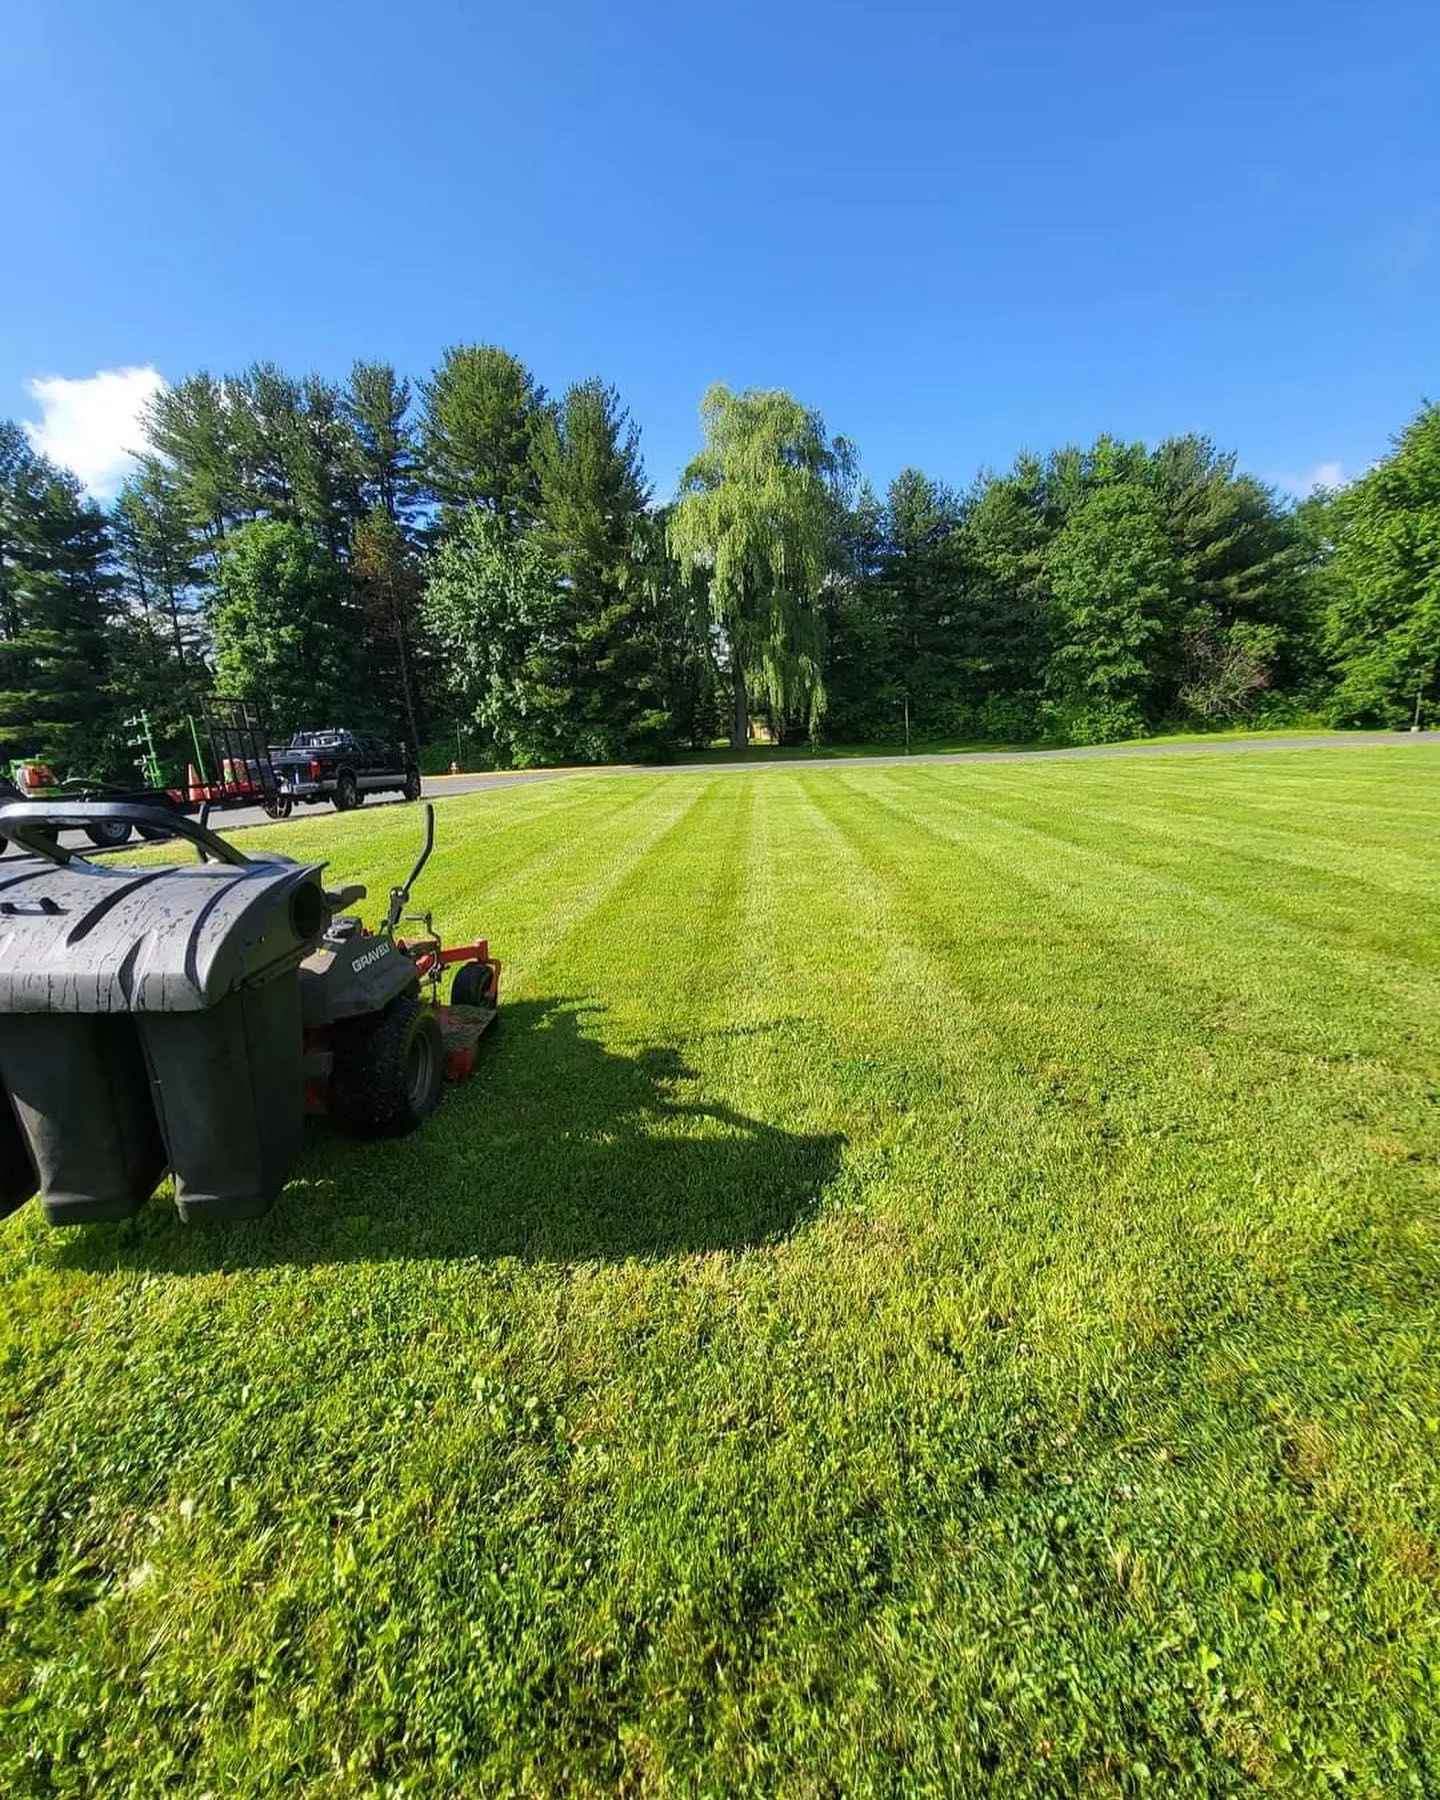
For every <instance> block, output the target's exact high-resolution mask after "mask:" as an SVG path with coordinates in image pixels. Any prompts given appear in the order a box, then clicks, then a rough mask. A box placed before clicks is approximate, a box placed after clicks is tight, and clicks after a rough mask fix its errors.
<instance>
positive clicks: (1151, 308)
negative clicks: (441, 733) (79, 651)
mask: <svg viewBox="0 0 1440 1800" xmlns="http://www.w3.org/2000/svg"><path fill="white" fill-rule="evenodd" d="M1437 93H1440V9H1437V8H1436V7H1435V6H1434V4H1433V0H1378V3H1376V4H1371V5H1369V6H1366V7H1359V6H1356V5H1354V4H1353V3H1350V4H1345V5H1340V4H1336V3H1334V0H1311V3H1310V4H1307V5H1304V6H1301V5H1298V4H1289V3H1288V0H1259V3H1258V4H1254V3H1252V4H1249V5H1246V6H1240V5H1237V4H1233V3H1232V0H1218V3H1217V0H1207V3H1206V4H1203V5H1194V6H1186V7H1184V8H1181V7H1177V6H1175V5H1173V4H1171V5H1168V6H1167V5H1164V4H1163V3H1162V4H1156V3H1155V0H1148V3H1145V4H1140V3H1130V0H1127V3H1125V4H1106V3H1104V0H1100V4H1096V5H1091V6H1088V7H1082V6H1076V5H1074V4H1064V5H1061V4H1057V3H1056V0H1032V4H1031V5H1029V6H1028V7H1015V6H1003V7H1002V6H988V5H987V6H977V5H965V4H961V5H935V6H917V5H907V4H903V3H902V4H899V5H880V4H870V5H855V4H849V3H848V0H825V3H823V4H809V3H808V0H801V3H794V0H792V3H791V4H770V5H765V6H760V5H755V4H751V3H750V0H739V3H738V4H732V5H729V6H706V7H699V6H693V5H686V4H685V3H684V0H679V3H672V4H669V5H639V4H630V3H626V0H612V3H610V4H606V5H597V4H595V0H588V3H586V4H581V3H579V0H551V3H550V4H549V5H543V4H542V5H528V6H506V7H503V8H502V7H494V6H486V5H480V4H469V5H467V4H461V3H458V0H428V3H426V0H420V3H416V4H410V5H404V6H402V5H398V4H394V3H393V0H392V3H391V4H389V5H381V4H379V3H378V0H345V3H343V4H342V3H340V0H290V3H289V4H283V5H282V4H275V3H274V0H246V4H245V5H243V6H242V5H236V4H228V5H227V4H214V3H211V4H197V3H196V0H184V3H183V4H182V3H180V0H127V3H126V4H124V5H117V4H115V3H114V0H104V3H99V0H86V3H81V0H0V140H4V141H3V142H0V149H3V152H4V154H3V159H0V167H3V169H4V170H5V174H4V177H3V188H0V217H3V220H4V230H3V233H0V258H3V263H4V266H3V268H0V294H3V304H0V415H3V414H7V413H9V414H13V415H15V416H18V417H24V418H27V419H30V420H32V421H37V422H39V423H40V424H41V425H42V427H45V426H47V423H48V436H46V437H45V440H44V441H46V442H47V443H49V444H50V445H51V446H52V447H53V448H55V449H57V450H58V451H59V452H60V453H62V454H64V455H67V456H69V457H70V459H71V460H72V461H73V462H74V463H75V464H76V466H77V467H81V470H82V473H85V474H87V475H88V477H89V478H90V479H91V480H92V482H93V483H94V485H95V486H96V487H97V488H99V489H103V488H104V487H106V486H107V485H109V484H111V483H113V481H114V479H115V473H116V460H115V458H116V449H117V446H118V445H120V444H122V443H123V442H124V441H126V440H127V438H128V437H129V435H130V428H129V425H128V412H129V409H130V408H131V407H132V406H133V404H134V400H135V397H136V394H137V393H138V392H139V391H140V390H141V389H143V387H144V384H145V379H146V378H145V377H131V378H129V379H128V380H116V379H111V380H110V381H109V382H108V383H107V382H100V383H92V384H90V385H87V386H83V387H74V386H69V385H66V384H68V383H75V382H80V381H84V382H89V380H90V378H92V377H94V376H96V375H97V374H99V373H101V372H104V371H116V370H127V369H153V370H155V371H158V375H159V376H160V377H163V378H167V379H175V378H176V377H178V376H181V375H183V374H185V373H186V372H188V371H190V370H192V369H194V368H196V367H198V366H201V365H205V366H208V367H210V368H212V369H215V370H219V371H223V370H226V369H234V368H238V367H241V366H243V365H244V364H246V363H248V362H250V361H252V360H254V359H256V358H261V357H268V358H273V359H274V360H276V361H278V362H280V363H282V364H284V365H285V366H287V367H289V368H291V369H294V370H297V371H303V370H306V369H309V368H315V369H319V370H321V371H323V372H325V373H328V374H333V375H336V376H342V375H343V374H344V372H345V371H346V369H347V368H348V366H349V364H350V362H351V360H352V359H353V358H354V357H356V356H371V357H384V358H388V359H390V360H392V361H394V362H395V363H396V364H397V365H398V366H399V367H401V368H402V369H403V370H405V371H406V372H408V373H411V374H415V375H420V374H423V373H425V371H426V370H427V369H428V368H429V367H430V366H431V365H432V364H433V362H434V360H435V358H436V356H437V354H438V352H439V350H440V348H441V347H442V346H443V345H445V344H447V343H454V342H463V341H491V342H499V343H503V344H505V345H506V346H507V347H509V348H510V349H512V350H514V351H516V352H517V353H518V354H519V355H521V356H523V357H524V358H525V359H526V361H527V362H529V363H530V365H531V366H532V367H533V368H534V370H535V371H536V373H537V375H538V376H539V378H540V379H541V380H542V381H543V382H544V383H545V384H546V385H547V386H549V387H551V388H552V389H553V388H558V387H562V386H563V385H564V384H565V383H566V382H568V381H571V380H574V379H577V378H580V377H583V376H585V375H589V374H592V373H598V374H600V375H603V376H605V377H606V378H607V379H608V380H611V381H613V382H614V383H615V384H616V385H617V386H618V387H619V388H620V390H621V392H622V394H623V395H624V397H625V399H626V401H627V403H628V404H629V406H630V408H631V410H632V412H633V414H634V416H635V418H636V419H637V421H638V422H639V424H640V426H641V428H642V432H643V447H644V451H645V456H646V462H647V467H648V468H649V471H650V473H651V475H652V477H653V478H654V480H655V482H656V485H657V487H659V488H660V489H661V490H663V491H666V492H668V491H669V490H670V489H671V487H672V486H673V482H674V479H675V476H676V473H677V471H678V470H679V468H680V467H681V465H682V464H683V462H684V461H685V459H686V457H687V456H688V454H689V453H690V451H691V449H692V448H693V446H694V443H695V440H696V433H697V425H696V406H697V402H698V400H699V397H700V394H701V392H702V390H703V389H704V388H705V386H706V385H707V384H708V383H709V382H711V381H717V380H723V381H728V382H730V383H732V384H735V385H741V386H743V385H754V386H784V387H786V388H788V389H790V390H791V391H792V392H793V393H795V394H796V395H798V396H799V397H800V398H801V399H803V400H804V401H805V402H807V403H808V404H810V405H813V406H816V407H818V408H819V409H820V410H821V411H822V413H823V414H824V416H825V418H826V420H827V422H828V424H829V425H830V426H831V428H832V429H833V430H836V431H843V432H844V433H845V434H846V435H847V436H849V437H851V438H852V439H853V440H854V441H855V443H856V444H857V446H858V448H859V451H860V456H861V461H862V466H863V468H864V470H865V471H866V473H868V474H869V475H870V477H871V478H872V479H873V480H875V481H876V482H877V483H883V482H884V481H885V480H887V479H888V478H889V477H890V476H891V475H892V474H893V473H894V472H895V471H896V470H897V469H899V468H900V467H902V466H903V465H904V464H905V463H907V462H913V463H917V464H919V465H920V466H921V467H923V468H925V469H926V470H928V471H930V472H931V473H933V474H936V475H939V476H943V477H945V478H947V479H949V480H951V481H953V482H956V483H957V484H958V483H963V482H965V481H967V480H968V479H969V477H970V476H971V474H972V473H973V472H974V470H975V469H976V468H977V466H979V465H981V464H991V465H1004V464H1006V463H1008V462H1009V461H1010V460H1011V459H1012V457H1013V456H1014V455H1015V453H1016V452H1017V451H1018V450H1020V449H1022V448H1025V447H1029V448H1042V449H1043V448H1047V447H1049V446H1050V445H1052V444H1055V443H1058V442H1062V441H1067V440H1076V439H1079V440H1088V439H1090V438H1092V437H1093V436H1094V435H1095V434H1097V433H1098V432H1100V431H1103V430H1108V431H1111V432H1115V433H1118V434H1120V435H1123V436H1126V437H1138V438H1146V439H1154V438H1157V437H1160V436H1163V435H1165V434H1166V433H1169V432H1175V431H1189V430H1196V431H1205V432H1208V433H1210V434H1211V435H1212V436H1213V437H1215V438H1216V439H1217V440H1218V441H1219V442H1220V443H1221V444H1223V445H1225V446H1227V447H1233V448H1235V449H1237V450H1238V451H1239V452H1240V455H1241V458H1242V461H1243V462H1244V463H1245V465H1246V466H1248V467H1250V468H1252V469H1254V470H1255V471H1256V472H1258V473H1260V474H1262V475H1264V476H1266V477H1267V478H1270V479H1284V480H1288V481H1289V482H1291V483H1292V484H1299V485H1302V486H1303V485H1304V483H1305V482H1306V480H1308V478H1309V476H1310V475H1311V473H1312V472H1313V471H1316V470H1320V469H1327V470H1329V471H1331V472H1333V470H1334V469H1335V468H1337V467H1338V468H1339V469H1341V470H1343V471H1344V472H1345V473H1347V474H1351V475H1353V474H1354V473H1357V472H1358V471H1359V470H1361V469H1363V468H1364V467H1365V466H1367V464H1368V463H1370V462H1371V461H1373V460H1374V459H1375V458H1376V457H1377V456H1379V455H1381V454H1382V453H1383V452H1384V450H1385V448H1386V444H1387V441H1388V439H1389V437H1390V435H1391V433H1393V432H1394V431H1395V430H1397V429H1398V428H1399V427H1400V425H1401V424H1403V422H1404V421H1405V419H1406V418H1407V417H1408V416H1409V415H1410V414H1411V413H1412V412H1413V411H1414V410H1415V408H1416V407H1417V406H1418V404H1419V403H1420V401H1421V400H1422V398H1424V397H1425V396H1426V395H1427V394H1429V395H1440V306H1437V301H1440V105H1437V100H1436V96H1437ZM44 378H50V379H51V385H50V386H49V387H42V388H39V389H32V387H31V385H30V384H32V383H35V382H36V381H37V380H41V379H44Z"/></svg>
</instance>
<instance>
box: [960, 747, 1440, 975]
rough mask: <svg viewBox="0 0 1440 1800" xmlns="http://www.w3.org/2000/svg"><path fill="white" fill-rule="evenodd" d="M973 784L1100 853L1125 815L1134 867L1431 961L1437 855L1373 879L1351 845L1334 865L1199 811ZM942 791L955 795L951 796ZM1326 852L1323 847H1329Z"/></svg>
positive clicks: (1374, 866)
mask: <svg viewBox="0 0 1440 1800" xmlns="http://www.w3.org/2000/svg"><path fill="white" fill-rule="evenodd" d="M967 785H968V788H969V794H970V799H971V802H972V803H979V801H980V798H981V796H983V797H984V800H985V805H986V810H987V811H989V812H992V813H996V814H997V815H998V816H1002V817H1006V818H1013V817H1014V814H1015V811H1016V809H1017V807H1018V808H1019V809H1020V810H1022V811H1023V812H1024V813H1025V814H1026V815H1027V816H1028V820H1029V821H1030V822H1032V823H1033V824H1038V825H1041V826H1043V827H1046V828H1048V829H1049V830H1050V831H1051V832H1052V833H1053V834H1054V835H1056V836H1059V837H1063V838H1064V839H1065V840H1066V841H1067V842H1069V843H1072V844H1079V845H1089V846H1091V847H1095V848H1098V849H1100V850H1101V852H1102V854H1103V853H1105V852H1106V851H1107V850H1109V849H1110V848H1111V846H1112V845H1113V843H1114V842H1115V832H1116V828H1117V826H1118V825H1119V822H1120V820H1121V818H1122V817H1123V820H1124V845H1125V854H1124V859H1123V860H1124V861H1125V862H1126V863H1127V864H1129V865H1131V866H1134V867H1138V868H1152V869H1155V870H1157V871H1159V872H1161V873H1165V874H1173V875H1174V876H1176V878H1177V879H1179V880H1181V881H1182V882H1187V883H1188V882H1189V880H1190V875H1191V872H1192V871H1193V869H1194V868H1195V867H1196V866H1197V862H1198V864H1199V866H1201V867H1203V868H1204V870H1205V873H1206V878H1207V882H1208V883H1209V885H1210V887H1211V888H1213V890H1214V892H1215V893H1216V895H1217V896H1218V897H1220V898H1223V899H1229V900H1233V901H1235V902H1237V903H1238V902H1240V901H1242V900H1243V899H1247V898H1253V897H1254V896H1256V895H1260V896H1262V897H1263V899H1264V910H1265V911H1266V912H1267V913H1269V914H1270V915H1271V916H1273V917H1274V918H1276V919H1287V920H1289V921H1290V922H1292V923H1295V924H1299V925H1301V926H1303V927H1305V928H1306V929H1307V930H1309V931H1318V932H1321V933H1323V934H1324V935H1325V937H1326V939H1327V941H1329V942H1331V943H1334V944H1337V945H1340V946H1341V947H1345V948H1349V947H1352V946H1359V943H1360V940H1361V939H1362V937H1363V938H1364V939H1365V940H1368V941H1367V942H1366V944H1365V945H1364V947H1365V948H1367V949H1369V950H1372V951H1373V952H1375V953H1376V954H1377V955H1378V956H1379V957H1380V958H1382V959H1389V960H1393V959H1395V958H1397V957H1398V958H1399V959H1400V960H1402V961H1405V962H1408V963H1414V962H1416V961H1420V960H1423V959H1424V958H1426V957H1428V956H1430V955H1433V953H1434V949H1435V946H1436V938H1435V934H1434V932H1433V931H1432V930H1430V929H1429V910H1428V909H1429V907H1430V906H1432V905H1433V903H1434V901H1435V900H1436V898H1437V897H1440V884H1437V881H1436V877H1435V866H1434V859H1433V857H1430V858H1428V859H1422V858H1421V857H1420V856H1418V855H1417V856H1415V857H1407V858H1405V859H1404V861H1403V862H1400V861H1398V860H1397V859H1396V858H1393V857H1392V858H1389V859H1382V858H1378V857H1371V858H1369V859H1368V860H1367V863H1366V865H1365V866H1366V868H1367V869H1368V871H1369V873H1368V874H1366V873H1361V872H1360V865H1359V863H1358V861H1357V857H1356V853H1355V851H1354V849H1353V847H1351V848H1350V849H1349V850H1348V851H1346V852H1344V853H1342V854H1340V855H1336V856H1332V857H1325V856H1319V855H1315V854H1311V855H1299V854H1296V853H1294V852H1292V851H1291V849H1290V848H1289V844H1288V843H1286V842H1281V843H1278V844H1277V843H1276V842H1275V841H1274V839H1273V837H1272V835H1271V834H1269V833H1268V832H1264V831H1260V832H1256V831H1251V832H1250V833H1249V834H1247V836H1246V838H1245V840H1244V842H1243V843H1237V841H1236V835H1235V828H1234V824H1233V822H1230V823H1227V822H1225V821H1223V820H1221V819H1220V818H1218V817H1216V816H1215V815H1214V814H1213V813H1212V814H1211V815H1210V818H1209V820H1208V821H1206V820H1204V819H1202V818H1201V817H1200V816H1198V815H1197V814H1196V813H1195V812H1194V811H1193V810H1192V811H1191V812H1190V813H1188V814H1187V815H1185V817H1184V819H1183V821H1181V820H1177V819H1175V818H1174V817H1173V816H1171V815H1169V814H1167V813H1166V812H1164V811H1163V810H1162V809H1158V808H1157V809H1155V810H1153V811H1150V810H1147V809H1142V808H1133V807H1132V808H1130V809H1129V810H1127V811H1125V812H1124V813H1123V815H1122V814H1121V813H1119V812H1117V811H1115V810H1112V809H1110V808H1104V807H1091V808H1085V809H1083V810H1081V809H1075V808H1062V807H1057V806H1054V805H1048V806H1047V805H1046V804H1045V803H1044V802H1041V803H1039V804H1038V805H1037V804H1036V803H1035V802H1034V800H1033V799H1032V801H1031V802H1030V803H1029V804H1028V805H1026V804H1025V803H1024V802H1023V801H1017V800H1016V799H1015V798H1014V797H1012V795H1011V794H1010V793H1009V792H1007V791H1006V790H1005V789H1003V788H997V787H996V786H994V785H993V784H991V783H989V782H987V781H985V780H983V779H982V780H981V781H980V782H979V783H975V784H967ZM942 791H945V792H946V793H947V797H948V795H949V790H948V789H946V790H942ZM1207 825H1208V828H1207ZM1320 844H1321V846H1322V847H1323V840H1321V841H1320ZM1227 874H1228V877H1229V878H1228V879H1227ZM1417 899H1418V900H1421V901H1424V902H1425V905H1424V906H1422V907H1420V908H1417V907H1416V906H1415V905H1414V904H1413V902H1414V901H1415V900H1417ZM1407 901H1408V902H1410V904H1407Z"/></svg>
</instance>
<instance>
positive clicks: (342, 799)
mask: <svg viewBox="0 0 1440 1800" xmlns="http://www.w3.org/2000/svg"><path fill="white" fill-rule="evenodd" d="M359 804H360V783H359V782H358V781H357V780H356V779H355V777H354V776H353V775H352V774H351V772H350V771H349V769H342V770H341V771H340V776H339V779H338V780H337V781H336V783H335V810H336V812H353V811H354V810H355V808H356V807H357V806H358V805H359Z"/></svg>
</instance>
